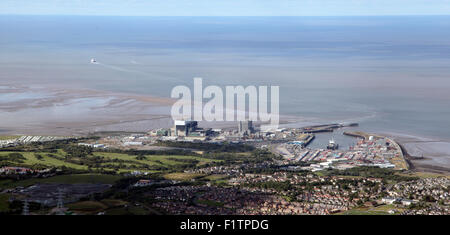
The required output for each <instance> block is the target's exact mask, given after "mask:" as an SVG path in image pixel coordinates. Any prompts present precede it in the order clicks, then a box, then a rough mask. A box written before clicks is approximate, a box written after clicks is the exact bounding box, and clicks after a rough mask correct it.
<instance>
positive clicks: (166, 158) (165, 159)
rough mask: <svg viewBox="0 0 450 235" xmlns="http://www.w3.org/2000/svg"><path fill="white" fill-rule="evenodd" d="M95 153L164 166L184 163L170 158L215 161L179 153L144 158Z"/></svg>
mask: <svg viewBox="0 0 450 235" xmlns="http://www.w3.org/2000/svg"><path fill="white" fill-rule="evenodd" d="M94 155H95V156H101V157H105V158H109V159H120V160H127V161H133V162H136V163H142V164H147V165H162V166H167V165H168V166H170V165H177V164H183V163H182V162H178V161H174V160H170V158H175V159H190V160H197V161H199V163H198V165H202V164H205V163H210V162H213V161H214V160H211V159H206V158H201V157H194V156H179V155H146V156H145V158H146V159H144V160H137V159H136V156H132V155H128V154H122V153H104V152H96V153H94ZM161 163H162V164H161Z"/></svg>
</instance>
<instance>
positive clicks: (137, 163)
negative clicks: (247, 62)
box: [0, 150, 220, 173]
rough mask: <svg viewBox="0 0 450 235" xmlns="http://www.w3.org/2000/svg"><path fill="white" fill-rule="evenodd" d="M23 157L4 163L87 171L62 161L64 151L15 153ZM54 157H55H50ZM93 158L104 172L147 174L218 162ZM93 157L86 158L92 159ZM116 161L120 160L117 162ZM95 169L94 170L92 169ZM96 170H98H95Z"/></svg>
mask: <svg viewBox="0 0 450 235" xmlns="http://www.w3.org/2000/svg"><path fill="white" fill-rule="evenodd" d="M11 153H14V152H0V156H3V157H7V156H8V155H9V154H11ZM16 153H20V154H21V155H23V156H24V157H25V159H24V160H23V162H22V163H18V162H14V161H12V160H8V161H7V162H6V163H7V165H10V166H18V165H19V166H29V167H32V166H37V165H40V166H45V167H62V166H65V167H68V168H72V169H76V170H88V166H87V165H83V164H77V163H76V162H75V163H73V162H67V161H64V159H63V158H64V157H65V156H66V155H67V154H66V153H65V152H64V151H62V150H58V151H57V152H56V153H45V152H36V153H35V152H16ZM36 155H40V156H42V159H38V158H37V157H36ZM52 155H54V156H55V157H51V156H52ZM93 156H94V157H103V158H104V159H105V160H106V161H105V162H104V163H101V167H102V168H103V169H105V170H113V169H111V168H112V167H111V166H116V167H118V168H120V166H124V167H123V168H121V169H119V170H118V173H125V172H131V171H135V170H145V171H148V172H157V171H152V170H149V169H148V168H147V167H166V168H170V167H173V166H177V165H183V164H187V163H188V161H189V160H191V161H198V163H197V166H200V165H203V164H206V163H211V162H217V161H220V160H212V159H206V158H201V157H196V156H181V155H146V156H145V158H144V159H141V160H138V159H136V157H137V156H134V155H128V154H121V153H106V152H94V153H93ZM93 156H88V158H89V157H93ZM116 160H121V162H117V161H116ZM93 169H96V168H93ZM97 169H98V168H97Z"/></svg>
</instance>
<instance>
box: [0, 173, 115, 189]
mask: <svg viewBox="0 0 450 235" xmlns="http://www.w3.org/2000/svg"><path fill="white" fill-rule="evenodd" d="M120 178H121V176H118V175H101V174H77V175H59V176H54V177H49V178H31V179H25V180H21V181H13V180H1V181H0V188H14V187H18V186H22V187H27V186H31V185H33V184H36V183H41V184H42V183H48V184H51V183H60V184H88V183H91V184H96V183H97V184H98V183H102V184H113V183H114V182H116V181H117V180H119V179H120Z"/></svg>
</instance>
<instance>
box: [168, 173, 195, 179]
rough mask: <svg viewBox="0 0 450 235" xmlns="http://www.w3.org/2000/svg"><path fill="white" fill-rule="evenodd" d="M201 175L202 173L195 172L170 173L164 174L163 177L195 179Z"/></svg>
mask: <svg viewBox="0 0 450 235" xmlns="http://www.w3.org/2000/svg"><path fill="white" fill-rule="evenodd" d="M201 176H203V174H196V173H170V174H165V175H164V178H166V179H168V180H180V181H187V180H191V179H195V178H198V177H201Z"/></svg>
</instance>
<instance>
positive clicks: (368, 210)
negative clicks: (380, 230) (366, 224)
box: [338, 205, 401, 215]
mask: <svg viewBox="0 0 450 235" xmlns="http://www.w3.org/2000/svg"><path fill="white" fill-rule="evenodd" d="M389 210H395V211H396V213H394V215H395V214H398V213H399V211H400V210H401V209H397V208H395V206H393V205H381V206H377V207H358V208H354V209H351V210H348V211H344V212H341V213H338V215H391V214H389V212H388V211H389Z"/></svg>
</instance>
